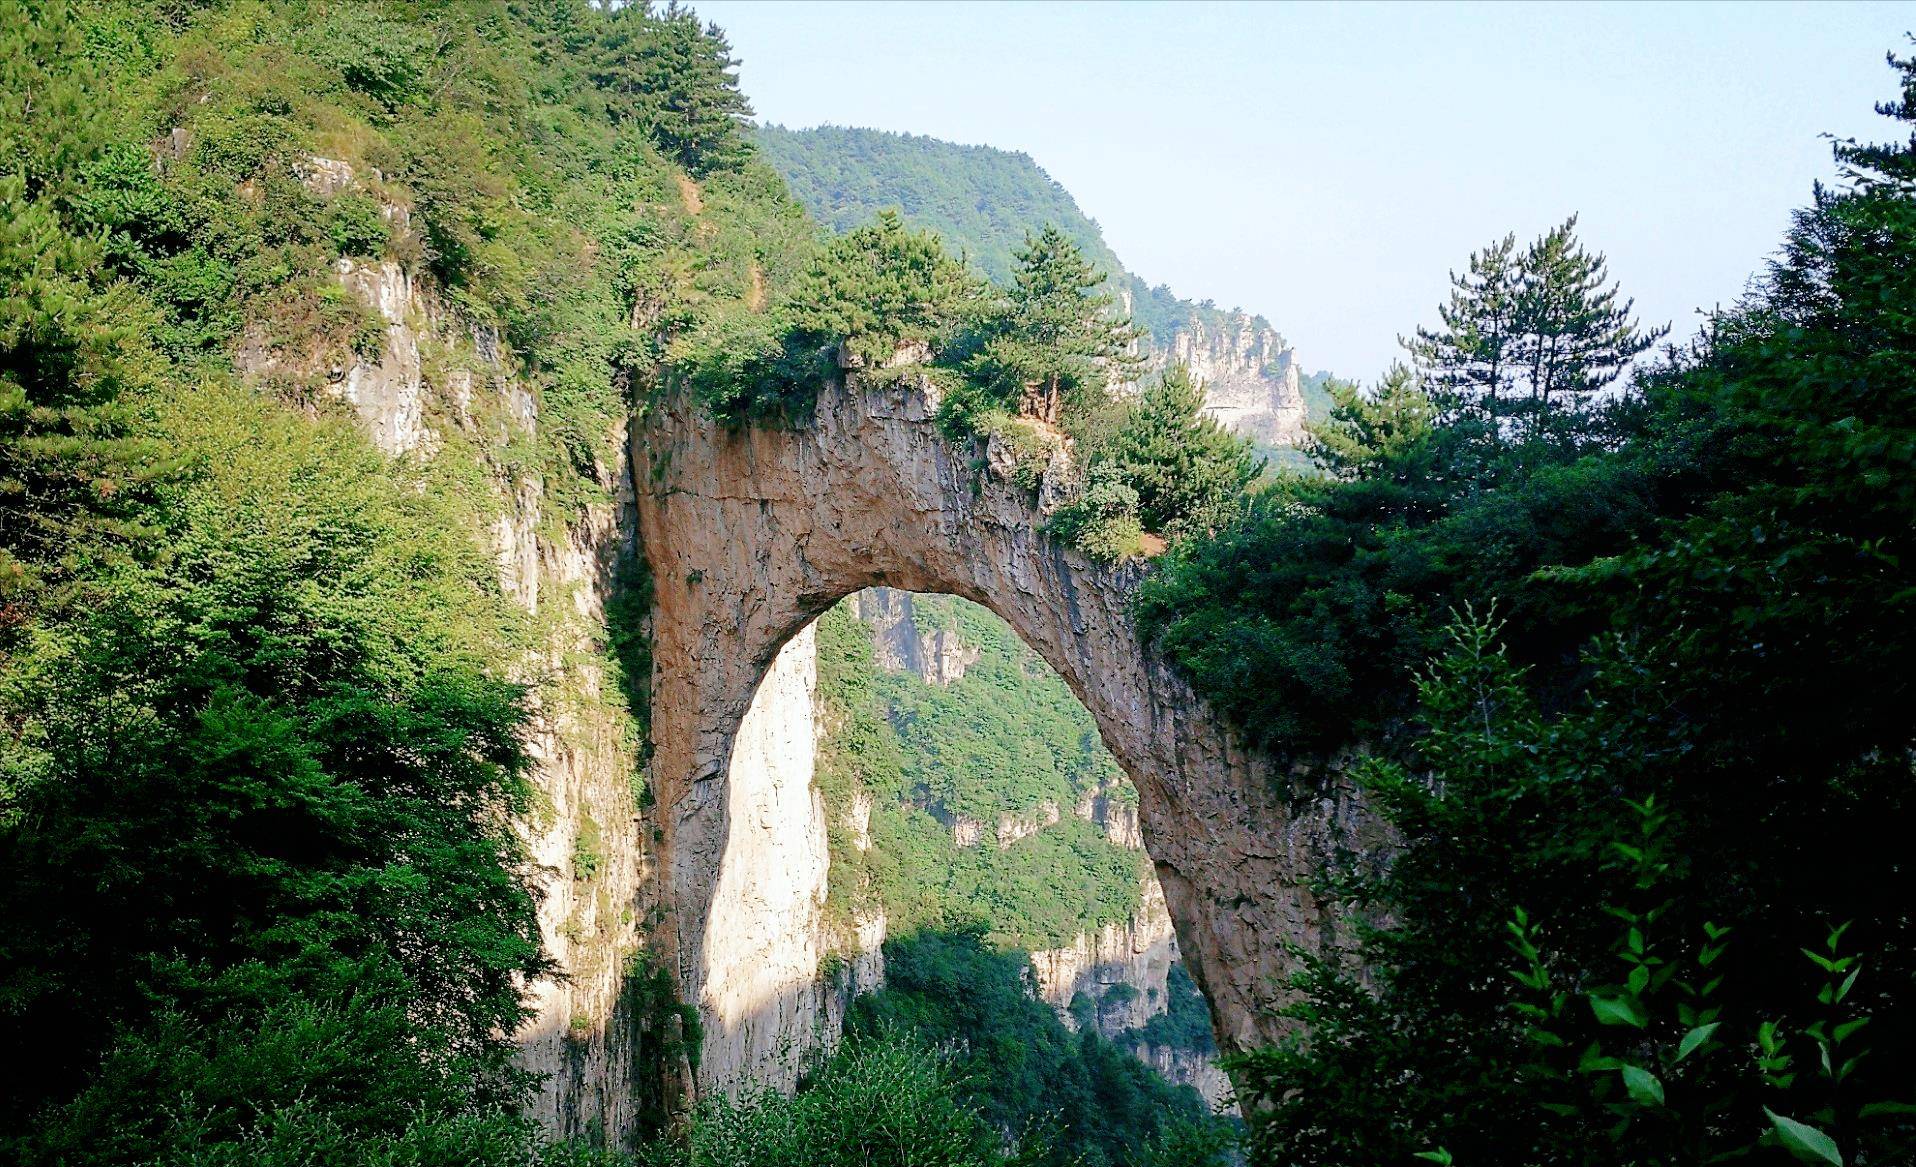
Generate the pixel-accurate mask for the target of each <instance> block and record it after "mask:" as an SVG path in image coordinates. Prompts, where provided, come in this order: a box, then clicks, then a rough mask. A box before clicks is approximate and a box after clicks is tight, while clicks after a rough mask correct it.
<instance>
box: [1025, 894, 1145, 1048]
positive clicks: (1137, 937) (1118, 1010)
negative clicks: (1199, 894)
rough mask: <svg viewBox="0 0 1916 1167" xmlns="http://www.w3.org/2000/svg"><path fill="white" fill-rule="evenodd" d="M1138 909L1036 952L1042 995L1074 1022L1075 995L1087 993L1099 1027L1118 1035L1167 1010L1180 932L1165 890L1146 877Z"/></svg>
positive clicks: (1107, 1033)
mask: <svg viewBox="0 0 1916 1167" xmlns="http://www.w3.org/2000/svg"><path fill="white" fill-rule="evenodd" d="M1142 890H1143V894H1142V896H1141V900H1140V903H1139V904H1138V910H1137V913H1136V914H1135V915H1133V916H1132V917H1131V918H1130V919H1129V920H1125V921H1123V922H1121V923H1114V924H1106V925H1104V926H1103V927H1101V928H1099V929H1098V930H1097V932H1096V934H1094V935H1090V936H1086V935H1082V934H1081V935H1079V937H1078V938H1077V941H1076V942H1075V943H1073V944H1070V945H1068V946H1066V947H1063V948H1050V949H1044V950H1041V951H1038V952H1034V953H1032V954H1031V967H1032V969H1033V971H1035V972H1036V973H1037V975H1038V995H1039V996H1040V997H1042V998H1043V999H1044V1000H1045V1001H1047V1002H1049V1003H1050V1004H1051V1005H1052V1007H1054V1008H1056V1009H1057V1010H1058V1011H1059V1012H1060V1013H1061V1014H1063V1015H1064V1016H1065V1018H1066V1019H1067V1020H1068V1021H1069V1020H1072V1019H1073V1015H1072V1010H1071V1005H1072V1002H1073V1000H1074V999H1075V998H1076V997H1077V996H1078V995H1079V994H1083V995H1084V997H1085V998H1086V1000H1087V1001H1088V1002H1089V1003H1090V1004H1091V1005H1092V1006H1093V1007H1094V1008H1095V1012H1094V1014H1093V1017H1094V1018H1095V1022H1096V1025H1097V1028H1098V1031H1099V1032H1100V1033H1102V1034H1104V1035H1105V1036H1106V1037H1115V1036H1117V1035H1118V1034H1119V1033H1121V1032H1123V1031H1124V1030H1127V1029H1136V1028H1137V1027H1138V1026H1140V1025H1143V1024H1144V1023H1145V1022H1147V1021H1149V1020H1150V1019H1151V1018H1152V1017H1153V1016H1155V1015H1156V1014H1159V1013H1162V1012H1164V1008H1165V1002H1166V1000H1167V999H1168V996H1169V988H1168V987H1167V983H1166V982H1167V980H1168V979H1169V977H1170V975H1171V965H1172V964H1173V963H1174V962H1176V961H1177V959H1178V948H1177V937H1176V936H1175V935H1174V934H1173V929H1172V925H1171V915H1170V913H1169V911H1167V910H1166V908H1165V903H1164V892H1163V890H1162V889H1161V888H1160V887H1159V886H1158V882H1157V880H1155V879H1149V878H1147V879H1145V881H1144V886H1143V889H1142Z"/></svg>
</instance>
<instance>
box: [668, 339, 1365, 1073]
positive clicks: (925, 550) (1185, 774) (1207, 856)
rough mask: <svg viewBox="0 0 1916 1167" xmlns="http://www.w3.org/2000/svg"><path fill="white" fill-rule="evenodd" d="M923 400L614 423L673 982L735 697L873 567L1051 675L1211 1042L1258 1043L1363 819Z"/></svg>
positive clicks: (704, 874)
mask: <svg viewBox="0 0 1916 1167" xmlns="http://www.w3.org/2000/svg"><path fill="white" fill-rule="evenodd" d="M936 405H937V402H936V398H935V393H934V391H933V389H932V388H931V386H929V385H928V384H927V383H925V382H924V381H922V380H921V379H918V378H914V377H912V376H910V375H908V374H907V375H904V376H900V377H896V378H887V383H886V384H883V385H877V384H865V383H862V382H859V381H857V380H856V379H853V380H852V381H851V382H850V383H832V384H828V385H826V386H825V387H823V388H822V389H821V391H820V393H819V397H818V401H817V405H816V410H815V412H814V414H813V416H812V417H811V418H810V419H809V420H808V421H807V423H806V424H804V425H803V426H802V427H796V428H792V429H782V428H771V427H758V428H749V429H746V430H743V431H727V430H725V429H723V428H721V427H719V426H718V425H716V424H715V423H713V422H711V421H709V420H707V419H705V418H703V417H701V416H700V415H699V413H698V412H697V410H696V409H695V407H694V406H693V405H692V404H691V403H689V402H686V401H683V400H668V401H666V402H664V403H662V404H660V405H659V406H657V407H655V408H654V409H653V410H652V411H651V412H650V413H648V414H647V415H646V416H645V417H644V418H642V419H641V420H640V421H639V422H638V423H637V424H636V425H635V427H634V430H633V451H634V457H635V458H636V459H640V460H641V463H640V465H639V466H638V467H635V469H636V470H637V471H638V473H636V474H635V477H636V479H637V480H638V481H639V482H640V483H642V484H643V489H642V490H641V491H640V492H639V497H638V511H639V518H640V525H641V530H642V533H643V537H644V546H645V547H646V549H647V553H648V555H649V557H650V558H651V561H652V567H653V578H654V580H655V588H656V600H655V608H654V613H653V619H654V639H653V643H654V661H655V666H654V688H653V692H654V710H655V715H654V722H653V743H654V747H655V753H654V772H655V780H656V784H657V790H658V797H659V804H660V813H659V818H660V829H661V832H662V839H661V844H660V848H661V849H660V857H659V861H660V867H661V883H662V890H663V893H664V903H665V908H666V912H665V923H664V928H663V932H662V935H661V936H660V940H661V941H662V943H663V944H664V945H665V947H666V950H667V952H668V955H669V958H670V960H671V967H672V968H674V969H675V970H676V972H677V974H678V977H679V980H680V984H681V986H682V989H683V991H684V995H685V996H686V997H687V998H688V999H691V1000H697V1001H701V1002H705V1001H707V1000H708V998H709V989H708V986H709V983H710V981H711V978H712V975H713V974H712V970H713V969H714V967H715V965H716V963H717V962H715V961H714V959H713V954H714V953H715V952H722V951H725V945H726V944H727V943H728V941H726V940H725V939H724V938H723V937H722V936H721V935H720V929H719V928H718V927H715V921H718V922H722V917H716V918H715V916H714V904H715V903H717V902H719V901H718V897H717V892H718V889H719V887H720V886H721V884H722V882H723V880H724V873H723V867H724V860H725V857H726V854H727V849H728V846H729V843H728V840H729V838H730V836H731V835H732V833H733V831H734V829H735V827H736V826H737V820H736V818H735V814H734V810H733V800H732V796H731V793H730V790H729V786H730V784H731V783H732V782H733V781H735V780H736V778H737V774H736V772H735V770H734V768H733V759H734V756H735V754H736V753H737V742H738V735H739V729H740V725H741V722H742V721H743V720H744V718H745V715H746V711H747V708H748V707H749V706H750V705H751V703H752V700H753V695H754V693H755V692H756V691H757V690H758V688H759V684H760V681H761V679H762V678H763V677H764V676H765V675H766V673H767V671H768V670H770V669H771V668H772V666H773V663H774V661H775V660H776V658H777V657H778V656H779V654H780V652H781V650H782V649H783V648H784V647H785V645H786V644H787V643H788V642H789V641H790V640H791V639H792V638H793V637H795V636H797V635H798V634H799V633H800V632H801V631H802V630H803V629H804V628H805V627H806V626H808V625H809V624H810V623H811V621H812V620H813V619H814V618H816V617H817V616H818V615H819V614H821V613H822V612H823V611H824V610H825V609H826V608H828V607H830V606H831V605H832V604H833V603H835V602H837V601H838V600H839V599H840V598H842V597H844V596H846V595H849V594H851V593H852V592H855V591H858V590H860V589H862V588H867V587H877V586H884V587H891V588H897V589H901V590H907V591H921V592H944V593H951V594H954V595H958V596H961V597H964V598H966V599H971V600H974V601H976V602H978V603H981V604H983V605H985V606H986V607H988V608H991V609H992V610H994V611H996V612H997V613H998V614H999V615H1000V616H1001V617H1003V618H1004V619H1005V620H1006V621H1007V622H1008V623H1009V624H1010V625H1011V627H1012V629H1013V630H1014V631H1015V632H1016V633H1017V634H1018V635H1019V636H1020V637H1021V638H1022V639H1023V640H1024V641H1025V643H1027V644H1028V645H1030V646H1031V647H1032V649H1033V650H1034V651H1036V652H1037V653H1038V654H1039V655H1040V656H1041V657H1043V658H1044V659H1045V660H1046V661H1047V662H1048V663H1049V664H1050V665H1051V666H1052V667H1053V668H1054V669H1056V670H1057V671H1058V673H1059V674H1060V675H1061V676H1062V677H1063V679H1064V680H1065V682H1066V684H1067V685H1069V686H1070V688H1071V689H1072V691H1073V692H1074V693H1075V694H1076V695H1077V696H1078V698H1079V699H1080V700H1081V701H1082V702H1083V703H1084V705H1085V707H1086V708H1087V709H1088V710H1089V711H1090V712H1091V714H1092V716H1093V718H1094V720H1095V721H1096V723H1097V725H1098V729H1099V732H1100V734H1101V736H1102V737H1103V739H1104V741H1105V743H1106V745H1107V746H1108V747H1109V748H1110V750H1111V752H1112V754H1113V756H1114V757H1115V758H1116V759H1117V761H1118V763H1119V765H1120V766H1121V767H1123V769H1124V770H1125V771H1126V772H1127V773H1128V774H1129V775H1130V776H1131V778H1132V780H1133V782H1134V783H1135V785H1136V786H1137V789H1138V794H1139V829H1140V832H1141V835H1142V838H1143V841H1144V843H1145V845H1146V847H1147V848H1148V850H1149V852H1150V855H1151V857H1152V860H1153V862H1154V865H1155V867H1156V872H1157V875H1158V880H1159V883H1160V885H1161V887H1162V892H1163V896H1164V900H1165V906H1166V910H1167V912H1168V915H1169V917H1170V919H1171V921H1172V924H1173V927H1174V931H1175V934H1176V938H1177V942H1178V948H1179V950H1180V952H1181V953H1182V954H1183V956H1184V958H1185V961H1186V963H1187V965H1188V967H1189V969H1190V971H1191V973H1192V975H1193V978H1194V979H1195V980H1196V982H1197V983H1198V985H1199V986H1200V987H1201V988H1202V989H1203V990H1205V992H1206V995H1207V996H1208V998H1209V999H1210V1001H1211V1003H1212V1006H1213V1017H1214V1022H1215V1026H1216V1030H1217V1036H1218V1039H1219V1044H1220V1046H1221V1047H1222V1048H1223V1049H1225V1050H1227V1051H1229V1050H1234V1049H1240V1048H1244V1047H1246V1046H1249V1045H1253V1044H1259V1043H1262V1042H1265V1041H1268V1040H1271V1039H1272V1038H1274V1037H1276V1036H1277V1035H1278V1034H1279V1033H1280V1032H1281V1031H1282V1028H1283V1023H1282V1022H1280V1021H1279V1020H1278V1019H1276V1018H1275V1016H1274V1014H1273V1007H1274V1006H1277V1005H1279V1004H1281V1003H1282V1000H1283V990H1282V988H1281V986H1282V984H1283V982H1284V974H1285V972H1286V971H1287V969H1288V965H1289V957H1288V956H1287V954H1286V953H1287V948H1286V946H1287V945H1289V944H1293V943H1295V944H1301V945H1303V946H1305V947H1307V948H1314V947H1317V946H1318V945H1319V944H1320V943H1321V942H1322V941H1323V940H1324V939H1325V932H1326V929H1327V928H1330V927H1333V926H1334V923H1335V921H1334V920H1333V919H1331V918H1330V917H1328V916H1327V915H1326V913H1325V911H1324V910H1323V908H1322V907H1321V906H1320V905H1319V903H1318V902H1317V900H1316V899H1315V897H1314V896H1313V894H1312V892H1311V890H1310V886H1311V879H1312V876H1313V875H1314V874H1315V873H1317V872H1319V871H1321V870H1323V869H1325V868H1327V867H1331V866H1334V865H1337V864H1340V863H1342V862H1344V857H1345V856H1346V855H1347V854H1350V853H1353V852H1362V851H1364V850H1365V849H1367V848H1368V847H1369V846H1370V845H1371V844H1372V843H1373V842H1374V838H1373V836H1374V834H1375V832H1374V827H1373V821H1372V819H1371V818H1370V816H1369V815H1368V814H1367V813H1366V811H1365V809H1364V807H1363V805H1362V803H1361V801H1360V800H1359V798H1358V797H1357V794H1356V792H1355V790H1354V788H1353V787H1352V786H1351V784H1350V783H1348V782H1347V781H1346V780H1344V779H1343V778H1341V777H1340V776H1339V775H1338V774H1336V773H1301V772H1293V771H1292V770H1290V769H1288V768H1284V767H1281V766H1280V765H1279V764H1278V762H1277V761H1276V760H1275V759H1273V758H1270V757H1268V756H1266V755H1263V754H1261V753H1258V752H1257V751H1254V750H1252V749H1250V748H1249V747H1248V746H1247V744H1246V743H1245V742H1244V740H1243V739H1242V737H1241V736H1240V735H1239V734H1238V733H1237V732H1236V731H1235V730H1234V729H1233V728H1232V727H1230V726H1229V725H1228V723H1226V722H1225V721H1224V720H1223V719H1222V718H1221V717H1219V716H1218V715H1217V714H1216V713H1215V712H1214V711H1212V710H1211V709H1210V707H1209V706H1208V705H1207V704H1206V703H1205V702H1204V701H1203V700H1201V699H1200V698H1199V697H1198V696H1197V695H1196V694H1195V693H1194V692H1193V691H1192V690H1191V689H1190V687H1189V685H1188V684H1187V683H1186V682H1185V681H1184V680H1183V679H1182V678H1181V677H1180V676H1178V674H1177V673H1176V672H1175V671H1174V670H1173V669H1172V668H1171V667H1170V666H1169V664H1168V662H1166V661H1165V660H1163V658H1162V657H1160V656H1159V655H1158V653H1157V651H1156V650H1155V649H1154V648H1153V647H1152V646H1151V645H1150V644H1148V643H1145V642H1143V641H1142V640H1141V639H1140V638H1139V636H1138V633H1137V630H1136V628H1135V626H1134V624H1133V623H1132V621H1131V617H1130V607H1129V600H1130V596H1131V592H1132V589H1133V587H1134V586H1135V584H1136V582H1137V580H1138V578H1139V574H1138V573H1139V572H1140V571H1141V570H1142V569H1141V568H1137V567H1131V568H1126V569H1121V570H1109V569H1106V568H1103V567H1100V566H1098V565H1097V564H1095V563H1093V562H1092V561H1090V560H1089V559H1087V558H1085V557H1084V556H1082V555H1080V554H1079V553H1078V552H1076V551H1075V550H1073V549H1070V548H1067V547H1064V546H1062V545H1059V544H1057V543H1054V542H1053V541H1051V540H1050V539H1049V537H1048V536H1046V535H1045V534H1043V532H1042V529H1041V524H1040V521H1039V516H1038V514H1037V512H1036V507H1035V503H1036V500H1035V499H1034V497H1033V493H1032V492H1031V491H1030V490H1029V489H1028V488H1026V487H1024V486H1021V485H1019V483H1018V481H1017V479H1016V477H1015V476H1014V472H1013V468H1012V466H1011V463H1010V458H1009V456H1008V451H1006V450H1004V449H1002V448H999V447H997V446H996V444H995V443H994V444H990V445H987V446H985V447H984V448H983V449H982V450H980V449H978V448H976V447H973V446H971V445H969V444H967V445H954V444H953V443H951V442H949V441H948V440H947V439H945V438H944V437H943V436H942V435H941V434H940V433H939V431H938V429H937V427H936V425H935V424H934V422H933V420H932V419H933V416H934V413H935V410H936ZM981 455H982V456H981ZM1146 947H1147V948H1148V947H1149V945H1147V946H1146ZM1167 949H1168V945H1167ZM761 1004H768V1002H761ZM707 1020H708V1024H711V1025H712V1027H713V1028H714V1029H716V1030H719V1031H720V1032H716V1033H711V1034H710V1035H709V1036H708V1040H709V1041H713V1042H718V1043H723V1042H726V1041H728V1040H731V1039H730V1038H729V1037H728V1035H727V1034H726V1033H725V1032H723V1030H725V1028H726V1026H727V1024H728V1022H727V1020H726V1018H724V1017H720V1016H717V1015H716V1014H714V1013H708V1016H707Z"/></svg>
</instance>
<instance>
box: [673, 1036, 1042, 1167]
mask: <svg viewBox="0 0 1916 1167" xmlns="http://www.w3.org/2000/svg"><path fill="white" fill-rule="evenodd" d="M960 1085H961V1079H959V1078H958V1075H957V1071H956V1070H955V1068H954V1067H953V1066H952V1065H951V1064H950V1061H949V1059H948V1057H947V1055H946V1054H945V1053H944V1052H943V1051H941V1050H940V1049H939V1048H937V1047H934V1046H932V1045H929V1044H925V1043H921V1042H918V1041H915V1040H911V1039H909V1038H903V1037H900V1036H897V1035H894V1034H890V1033H887V1034H883V1035H859V1036H855V1037H852V1038H849V1039H848V1040H847V1041H846V1042H845V1043H844V1044H843V1045H842V1046H841V1047H840V1048H839V1049H838V1050H837V1052H836V1053H834V1054H833V1055H832V1056H831V1057H830V1058H828V1059H826V1060H825V1062H824V1063H823V1064H822V1065H820V1066H817V1067H816V1068H814V1069H813V1070H812V1071H811V1072H810V1073H809V1074H807V1075H806V1079H805V1081H803V1082H802V1083H801V1084H800V1087H799V1089H798V1091H797V1092H796V1093H795V1094H793V1095H790V1096H787V1095H784V1094H781V1093H779V1092H778V1091H776V1090H759V1091H748V1092H747V1093H746V1094H745V1095H744V1096H743V1097H741V1098H739V1099H738V1100H736V1101H733V1100H731V1099H727V1098H726V1097H724V1096H723V1095H720V1096H718V1097H716V1098H712V1099H709V1100H707V1101H705V1102H704V1103H702V1104H701V1105H700V1107H699V1108H698V1109H697V1110H696V1111H695V1112H694V1113H693V1114H692V1115H691V1116H690V1118H689V1119H688V1120H687V1122H686V1123H685V1125H684V1130H683V1131H682V1132H680V1134H681V1137H679V1138H676V1139H660V1140H658V1141H657V1142H655V1143H653V1144H650V1145H648V1146H645V1147H642V1148H640V1150H639V1153H638V1156H637V1161H638V1162H639V1163H641V1164H644V1165H645V1167H840V1165H841V1164H845V1163H862V1164H870V1165H871V1167H1000V1165H1004V1167H1011V1165H1015V1164H1037V1163H1042V1162H1044V1161H1045V1160H1044V1159H1043V1158H1041V1157H1040V1155H1039V1152H1041V1151H1042V1148H1041V1147H1040V1146H1039V1145H1037V1144H1035V1143H1034V1144H1032V1145H1031V1146H1020V1147H1014V1148H1010V1149H1007V1148H1006V1146H1005V1140H1004V1135H1003V1134H1002V1133H1001V1131H1000V1129H999V1128H998V1127H996V1126H994V1125H992V1123H991V1122H990V1120H989V1119H988V1118H987V1117H986V1116H985V1115H984V1114H982V1113H981V1112H980V1111H979V1110H978V1108H977V1107H976V1106H975V1105H974V1104H973V1103H972V1102H971V1101H970V1100H969V1099H968V1098H966V1097H964V1096H963V1093H962V1091H961V1090H960V1089H958V1087H959V1086H960Z"/></svg>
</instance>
